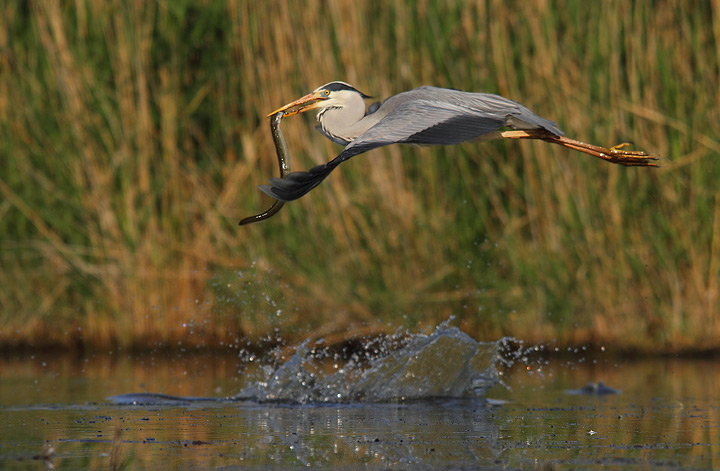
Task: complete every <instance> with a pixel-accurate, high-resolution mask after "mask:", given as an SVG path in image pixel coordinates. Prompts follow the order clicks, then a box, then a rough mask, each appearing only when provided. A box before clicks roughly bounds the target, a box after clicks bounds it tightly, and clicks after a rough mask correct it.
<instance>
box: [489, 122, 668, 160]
mask: <svg viewBox="0 0 720 471" xmlns="http://www.w3.org/2000/svg"><path fill="white" fill-rule="evenodd" d="M500 136H502V137H503V138H506V139H540V140H543V141H546V142H550V143H552V144H558V145H561V146H563V147H567V148H568V149H572V150H576V151H578V152H582V153H584V154H588V155H592V156H593V157H597V158H599V159H603V160H605V161H607V162H611V163H614V164H619V165H625V166H628V167H658V164H656V163H655V161H656V160H658V158H657V157H654V156H652V155H649V154H648V153H646V152H643V151H632V150H623V149H624V148H625V147H628V146H630V145H631V144H630V143H629V142H622V143H620V144H618V145H615V146H613V147H610V148H607V147H602V146H596V145H594V144H588V143H587V142H582V141H577V140H575V139H570V138H568V137H565V136H556V135H554V134H551V133H549V132H547V131H544V130H542V129H538V130H534V129H531V130H526V131H521V130H513V131H503V132H501V133H500Z"/></svg>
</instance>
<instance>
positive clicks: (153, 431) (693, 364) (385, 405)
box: [0, 329, 720, 470]
mask: <svg viewBox="0 0 720 471" xmlns="http://www.w3.org/2000/svg"><path fill="white" fill-rule="evenodd" d="M436 333H437V332H436ZM440 334H441V335H435V334H432V335H428V336H415V337H414V338H412V339H411V340H410V341H403V342H399V343H398V342H396V343H395V344H393V345H394V347H393V348H391V349H387V351H385V353H384V354H383V355H379V356H378V357H376V358H371V359H370V360H368V359H366V358H365V359H359V358H350V359H347V358H346V359H345V361H344V362H343V363H342V364H339V363H340V362H339V360H338V356H337V355H330V354H325V355H324V356H323V355H319V354H318V352H315V351H313V349H312V348H310V347H308V346H307V345H305V346H300V347H299V348H297V349H295V350H292V351H290V352H289V353H287V354H286V355H281V356H280V357H279V358H276V359H275V360H273V361H271V360H268V359H265V360H262V361H261V360H259V359H257V358H255V357H253V356H252V355H248V354H244V355H238V353H237V352H232V353H227V354H194V355H191V354H173V355H167V354H166V355H161V354H157V355H151V354H148V355H143V356H134V355H130V354H124V353H122V352H112V354H105V355H99V354H98V355H92V356H86V357H77V356H70V355H66V356H63V355H22V356H13V355H7V354H5V355H4V356H3V357H2V358H1V359H0V423H1V424H2V426H1V427H0V469H111V470H112V469H193V470H194V469H218V468H220V469H226V470H232V469H258V470H265V469H308V468H309V469H344V470H355V469H358V470H359V469H382V470H405V469H414V470H422V469H453V470H461V469H541V470H552V469H572V468H575V469H577V468H603V469H720V400H719V399H718V397H719V394H718V391H720V374H719V373H720V362H719V361H715V360H697V359H695V360H687V359H673V358H663V359H651V360H650V359H644V360H629V359H617V358H615V357H613V356H611V355H610V354H608V353H599V354H595V355H593V356H590V355H588V354H586V353H584V352H582V351H579V352H569V353H568V352H566V353H565V354H564V355H562V356H558V355H556V354H553V355H550V354H547V353H545V354H543V353H542V352H541V353H538V354H534V355H533V356H532V357H531V359H524V361H521V360H519V359H517V360H515V361H511V362H510V361H505V362H503V361H497V360H495V359H491V358H490V357H489V356H488V355H487V353H488V352H489V351H490V350H492V351H496V350H497V349H498V348H499V347H502V345H500V344H498V345H495V344H478V343H476V342H474V341H471V340H468V339H469V338H467V337H466V336H463V335H461V334H460V333H459V332H457V331H455V330H453V329H444V330H443V331H442V332H440ZM518 356H519V357H522V356H523V355H518ZM310 357H312V358H313V359H314V360H313V361H307V360H303V359H307V358H310ZM398 359H400V361H398ZM473 359H474V360H473ZM321 360H322V361H321ZM473 361H474V362H473ZM293 362H294V363H293ZM482 362H487V364H481V363H482ZM427 364H431V365H435V366H437V365H440V368H437V367H431V368H429V369H428V368H427ZM491 364H492V368H491V369H488V367H489V366H491ZM493 373H494V374H493ZM498 379H500V382H499V383H498V384H495V383H496V382H497V380H498ZM286 380H287V381H286ZM599 381H602V382H603V383H604V384H605V385H607V387H608V388H612V389H608V390H606V392H609V393H608V394H597V393H592V392H591V393H586V391H585V390H583V389H582V388H583V386H585V385H586V384H588V383H597V382H599ZM348 384H349V385H350V386H348ZM493 384H494V386H493ZM403 388H404V389H403ZM613 389H614V390H613ZM392 390H396V391H401V393H400V397H395V396H393V394H392V393H391V392H390V391H392ZM413 391H415V392H416V393H417V394H412V393H413ZM595 392H597V390H595ZM130 393H162V394H165V395H169V396H177V397H178V398H182V397H195V398H203V397H204V398H207V399H199V400H192V401H191V400H180V399H176V398H172V397H170V398H168V397H165V396H153V395H150V394H146V395H130ZM333 398H336V399H337V400H332V399H333Z"/></svg>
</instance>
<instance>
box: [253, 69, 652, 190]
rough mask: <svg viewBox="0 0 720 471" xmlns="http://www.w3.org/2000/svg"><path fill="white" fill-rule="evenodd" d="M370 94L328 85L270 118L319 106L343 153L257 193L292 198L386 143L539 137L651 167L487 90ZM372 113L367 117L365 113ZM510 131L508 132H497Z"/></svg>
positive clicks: (322, 127) (325, 128)
mask: <svg viewBox="0 0 720 471" xmlns="http://www.w3.org/2000/svg"><path fill="white" fill-rule="evenodd" d="M367 98H370V97H369V96H367V95H365V94H363V93H362V92H360V91H358V90H357V89H356V88H354V87H353V86H351V85H348V84H347V83H344V82H330V83H327V84H325V85H323V86H321V87H318V88H317V89H315V90H314V91H313V92H312V93H310V94H308V95H306V96H304V97H302V98H300V99H299V100H296V101H294V102H292V103H289V104H287V105H285V106H283V107H282V108H280V109H278V110H276V111H275V112H273V113H271V116H272V115H275V114H277V113H279V112H282V113H283V114H284V116H289V115H292V114H296V113H301V112H304V111H308V110H312V109H316V110H318V114H317V120H318V122H319V126H318V130H319V131H320V132H321V133H322V134H324V135H325V136H326V137H327V138H329V139H330V140H332V141H334V142H336V143H338V144H341V145H344V146H345V148H344V149H343V151H342V152H340V154H339V155H338V156H337V157H335V158H334V159H333V160H331V161H329V162H328V163H326V164H323V165H319V166H317V167H314V168H312V169H310V170H309V171H307V172H292V173H290V174H288V175H287V176H285V177H284V178H272V179H270V184H269V185H261V186H260V189H261V190H262V191H263V192H265V193H267V194H268V195H270V196H272V197H273V198H275V199H278V200H281V201H291V200H294V199H297V198H299V197H301V196H303V195H304V194H306V193H307V192H309V191H310V190H312V189H313V188H315V187H316V186H317V185H318V184H320V182H322V181H323V180H324V179H325V178H326V177H327V176H328V175H329V174H330V172H332V171H333V170H334V169H335V168H336V167H337V166H338V165H339V164H340V163H342V162H344V161H346V160H347V159H349V158H351V157H353V156H356V155H358V154H362V153H364V152H367V151H369V150H372V149H375V148H378V147H382V146H386V145H390V144H415V145H453V144H460V143H462V142H466V141H471V140H491V139H501V138H521V139H542V140H545V141H548V142H553V143H556V144H561V145H563V146H565V147H569V148H571V149H574V150H579V151H581V152H585V153H588V154H591V155H594V156H595V157H600V158H603V159H605V160H608V161H611V162H614V163H620V164H623V165H654V164H652V163H650V162H648V160H655V159H654V157H649V156H647V154H645V153H644V152H632V151H621V150H619V149H620V148H621V147H623V146H625V145H626V144H623V145H621V146H616V147H615V148H610V149H606V148H603V147H599V146H593V145H590V144H585V143H582V142H580V141H574V140H572V139H568V138H565V137H564V135H563V132H562V131H561V130H560V129H559V128H558V126H557V124H555V123H554V122H552V121H550V120H548V119H545V118H542V117H540V116H538V115H537V114H535V113H533V112H532V111H530V110H529V109H527V108H526V107H524V106H523V105H521V104H520V103H517V102H515V101H512V100H509V99H507V98H504V97H501V96H499V95H493V94H489V93H471V92H463V91H459V90H452V89H447V88H438V87H430V86H424V87H420V88H415V89H413V90H409V91H406V92H403V93H399V94H397V95H394V96H392V97H390V98H388V99H387V100H385V101H384V102H383V103H382V104H381V105H380V106H379V108H377V109H374V107H371V109H370V110H367V109H366V106H365V99H367ZM368 111H371V112H368ZM503 128H509V131H501V130H502V129H503Z"/></svg>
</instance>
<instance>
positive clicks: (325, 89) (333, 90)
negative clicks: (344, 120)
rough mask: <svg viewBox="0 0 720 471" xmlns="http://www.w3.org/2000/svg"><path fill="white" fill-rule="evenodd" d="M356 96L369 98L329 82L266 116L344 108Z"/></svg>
mask: <svg viewBox="0 0 720 471" xmlns="http://www.w3.org/2000/svg"><path fill="white" fill-rule="evenodd" d="M358 96H359V97H360V98H361V99H364V98H370V97H369V96H367V95H365V94H364V93H362V92H360V91H359V90H357V89H356V88H355V87H353V86H352V85H348V84H347V83H345V82H330V83H326V84H325V85H323V86H321V87H318V88H316V89H315V90H313V91H312V92H310V93H308V94H307V95H305V96H304V97H302V98H299V99H297V100H295V101H293V102H292V103H288V104H287V105H285V106H283V107H282V108H278V109H277V110H275V111H273V112H272V113H270V114H269V115H268V116H272V115H274V114H276V113H279V112H281V111H282V112H283V114H284V115H285V116H290V115H294V114H296V113H303V112H305V111H310V110H313V109H317V110H320V111H322V110H324V109H327V108H344V107H345V106H346V105H348V104H350V103H351V102H352V101H353V100H357V98H358Z"/></svg>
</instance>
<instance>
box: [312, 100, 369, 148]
mask: <svg viewBox="0 0 720 471" xmlns="http://www.w3.org/2000/svg"><path fill="white" fill-rule="evenodd" d="M342 93H346V94H347V95H345V96H343V97H342V104H341V103H340V100H333V99H331V100H328V102H327V103H326V106H325V107H323V109H321V110H320V112H319V113H318V115H317V120H318V122H319V123H320V126H321V127H322V129H323V131H325V133H326V134H328V135H329V136H332V137H334V138H336V139H338V140H341V141H345V142H347V143H350V142H352V141H353V140H354V139H355V138H356V137H358V136H359V135H360V134H362V133H363V132H365V131H367V126H366V125H364V124H363V123H362V122H361V121H362V118H363V116H365V100H363V98H362V97H361V96H360V95H358V94H357V93H355V92H349V91H348V92H342Z"/></svg>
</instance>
